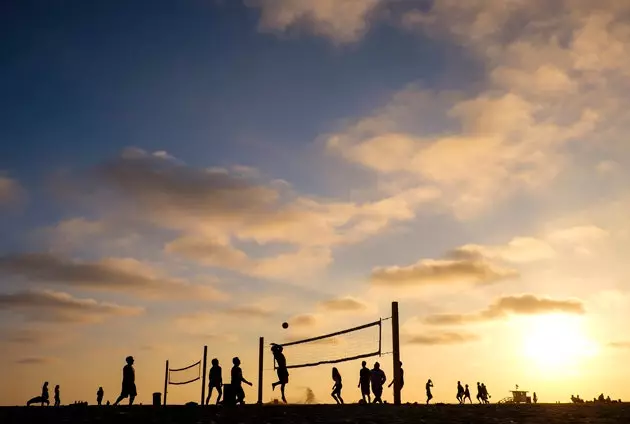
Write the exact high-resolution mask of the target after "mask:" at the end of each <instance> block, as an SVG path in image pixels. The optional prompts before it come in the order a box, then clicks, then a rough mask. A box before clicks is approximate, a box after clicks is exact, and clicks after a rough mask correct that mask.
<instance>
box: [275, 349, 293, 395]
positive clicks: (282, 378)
mask: <svg viewBox="0 0 630 424" xmlns="http://www.w3.org/2000/svg"><path fill="white" fill-rule="evenodd" d="M282 350H283V349H282V346H280V345H273V346H271V352H272V353H273V359H275V360H276V364H278V369H277V374H278V381H276V382H275V383H273V384H272V385H271V389H272V390H275V389H276V386H280V393H282V402H284V403H287V398H286V397H284V388H285V386H286V385H287V384H288V383H289V370H288V369H287V359H286V358H285V357H284V353H282Z"/></svg>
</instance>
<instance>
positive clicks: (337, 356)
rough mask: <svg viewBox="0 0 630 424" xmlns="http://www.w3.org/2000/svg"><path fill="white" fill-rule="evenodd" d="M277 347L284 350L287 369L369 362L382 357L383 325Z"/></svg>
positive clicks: (362, 327) (379, 323) (282, 344)
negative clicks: (346, 362)
mask: <svg viewBox="0 0 630 424" xmlns="http://www.w3.org/2000/svg"><path fill="white" fill-rule="evenodd" d="M277 344H279V345H280V346H282V347H283V353H284V356H285V358H286V360H287V368H303V367H314V366H317V365H322V364H335V363H339V362H345V361H352V360H355V359H360V358H368V357H371V356H377V355H380V354H381V321H380V320H379V321H375V322H371V323H369V324H365V325H361V326H359V327H353V328H349V329H346V330H342V331H338V332H335V333H330V334H325V335H323V336H317V337H310V338H306V339H301V340H291V341H287V342H285V343H277ZM275 368H277V367H276V363H275V361H274V369H275Z"/></svg>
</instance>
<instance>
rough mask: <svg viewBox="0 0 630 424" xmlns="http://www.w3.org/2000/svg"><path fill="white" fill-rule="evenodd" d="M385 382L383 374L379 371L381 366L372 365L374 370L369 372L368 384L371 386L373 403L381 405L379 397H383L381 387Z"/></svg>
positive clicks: (385, 378) (377, 364)
mask: <svg viewBox="0 0 630 424" xmlns="http://www.w3.org/2000/svg"><path fill="white" fill-rule="evenodd" d="M386 381H387V377H386V376H385V373H384V372H383V370H382V369H381V364H379V363H378V362H375V363H374V368H373V369H372V371H370V383H371V384H372V393H373V394H374V401H373V403H383V399H381V396H382V395H383V385H384V384H385V382H386Z"/></svg>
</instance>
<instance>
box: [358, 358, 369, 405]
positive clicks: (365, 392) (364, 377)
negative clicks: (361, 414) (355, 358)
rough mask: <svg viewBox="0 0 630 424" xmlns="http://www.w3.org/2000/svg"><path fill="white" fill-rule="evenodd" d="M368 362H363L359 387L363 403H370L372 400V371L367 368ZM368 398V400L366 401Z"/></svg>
mask: <svg viewBox="0 0 630 424" xmlns="http://www.w3.org/2000/svg"><path fill="white" fill-rule="evenodd" d="M366 365H367V362H365V361H363V362H361V371H359V385H358V386H357V387H360V388H361V396H362V397H363V402H367V403H370V402H371V401H372V399H371V398H370V374H371V372H370V369H369V368H368V367H367V366H366ZM366 397H367V399H366Z"/></svg>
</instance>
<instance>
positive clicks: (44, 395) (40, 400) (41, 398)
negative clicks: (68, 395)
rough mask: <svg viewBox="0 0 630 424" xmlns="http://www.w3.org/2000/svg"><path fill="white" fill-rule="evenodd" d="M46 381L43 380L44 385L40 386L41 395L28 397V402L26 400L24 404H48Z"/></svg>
mask: <svg viewBox="0 0 630 424" xmlns="http://www.w3.org/2000/svg"><path fill="white" fill-rule="evenodd" d="M48 396H49V395H48V382H47V381H45V382H44V385H43V386H42V395H41V396H35V397H34V398H32V399H30V400H29V401H28V402H26V406H31V405H32V404H34V403H41V405H42V406H44V404H46V406H48V405H50V401H49V400H48Z"/></svg>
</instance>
